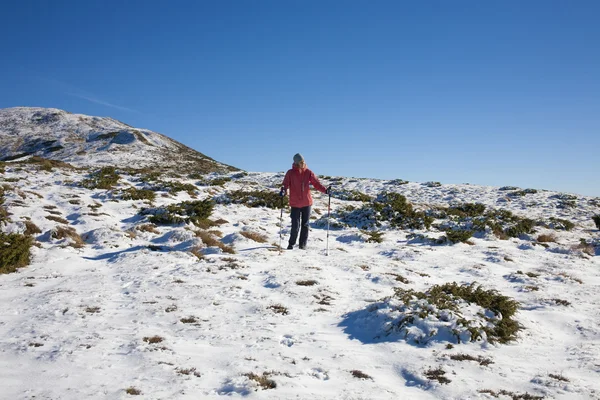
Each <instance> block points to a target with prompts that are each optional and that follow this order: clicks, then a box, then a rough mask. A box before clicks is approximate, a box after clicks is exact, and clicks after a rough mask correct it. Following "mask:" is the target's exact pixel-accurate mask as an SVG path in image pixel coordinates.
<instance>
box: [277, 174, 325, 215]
mask: <svg viewBox="0 0 600 400" xmlns="http://www.w3.org/2000/svg"><path fill="white" fill-rule="evenodd" d="M310 184H312V185H313V186H314V187H315V189H317V190H318V191H319V192H321V193H325V192H326V191H327V188H326V187H325V186H323V185H321V182H319V180H318V179H317V177H316V176H315V174H314V173H313V172H312V171H311V170H310V169H308V167H306V166H305V167H304V168H302V169H300V168H299V167H298V166H297V165H296V164H293V165H292V169H290V170H288V172H287V173H286V174H285V178H283V188H284V189H285V190H288V188H289V189H290V207H298V208H302V207H306V206H312V204H313V199H312V196H311V195H310V187H309V185H310Z"/></svg>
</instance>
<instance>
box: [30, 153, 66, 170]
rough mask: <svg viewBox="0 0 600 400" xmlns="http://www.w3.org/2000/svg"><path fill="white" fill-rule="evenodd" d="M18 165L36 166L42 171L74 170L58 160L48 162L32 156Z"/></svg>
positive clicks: (45, 159)
mask: <svg viewBox="0 0 600 400" xmlns="http://www.w3.org/2000/svg"><path fill="white" fill-rule="evenodd" d="M19 163H24V164H33V165H37V166H38V168H39V169H41V170H43V171H48V172H49V171H52V170H53V169H54V168H64V169H75V167H73V166H72V165H71V164H68V163H66V162H63V161H58V160H49V159H47V158H43V157H39V156H33V157H30V158H28V159H27V160H24V161H20V162H19Z"/></svg>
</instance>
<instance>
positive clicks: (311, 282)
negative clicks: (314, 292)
mask: <svg viewBox="0 0 600 400" xmlns="http://www.w3.org/2000/svg"><path fill="white" fill-rule="evenodd" d="M318 284H319V282H317V281H315V280H313V279H308V280H304V281H296V285H299V286H314V285H318Z"/></svg>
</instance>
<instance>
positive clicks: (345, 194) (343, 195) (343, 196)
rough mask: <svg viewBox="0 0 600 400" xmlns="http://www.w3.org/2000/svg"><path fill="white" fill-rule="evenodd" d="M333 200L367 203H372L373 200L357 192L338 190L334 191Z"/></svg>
mask: <svg viewBox="0 0 600 400" xmlns="http://www.w3.org/2000/svg"><path fill="white" fill-rule="evenodd" d="M335 198H336V199H339V200H348V201H362V202H369V201H372V200H373V198H372V197H371V196H369V195H368V194H366V193H362V192H360V191H358V190H340V191H335Z"/></svg>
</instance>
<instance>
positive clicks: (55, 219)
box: [46, 215, 69, 225]
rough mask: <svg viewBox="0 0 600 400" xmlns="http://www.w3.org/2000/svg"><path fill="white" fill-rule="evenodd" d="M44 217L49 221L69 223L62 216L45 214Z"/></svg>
mask: <svg viewBox="0 0 600 400" xmlns="http://www.w3.org/2000/svg"><path fill="white" fill-rule="evenodd" d="M46 219H49V220H50V221H54V222H59V223H61V224H65V225H69V221H67V220H66V219H64V218H61V217H57V216H54V215H46Z"/></svg>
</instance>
